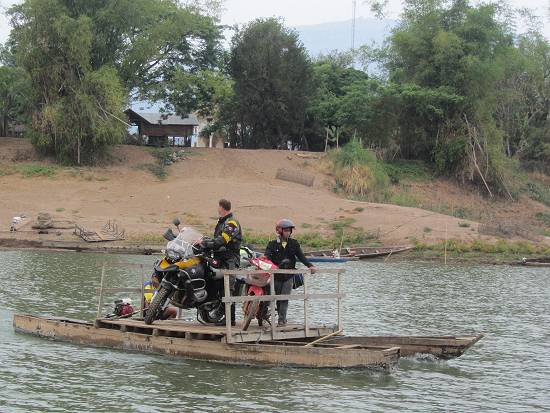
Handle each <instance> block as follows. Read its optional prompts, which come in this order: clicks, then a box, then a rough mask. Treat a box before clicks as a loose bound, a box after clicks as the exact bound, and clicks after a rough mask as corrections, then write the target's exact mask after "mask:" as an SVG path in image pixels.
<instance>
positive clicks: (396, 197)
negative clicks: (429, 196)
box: [384, 185, 422, 208]
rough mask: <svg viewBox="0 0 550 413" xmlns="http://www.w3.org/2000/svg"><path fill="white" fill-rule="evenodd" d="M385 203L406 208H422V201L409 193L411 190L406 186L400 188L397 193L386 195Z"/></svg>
mask: <svg viewBox="0 0 550 413" xmlns="http://www.w3.org/2000/svg"><path fill="white" fill-rule="evenodd" d="M384 203H387V204H394V205H399V206H404V207H412V208H421V207H422V205H421V204H420V201H419V200H418V199H417V198H416V196H414V195H413V194H411V193H410V192H409V189H408V188H407V187H405V186H402V185H401V187H400V189H399V190H398V191H397V192H388V191H386V192H385V193H384Z"/></svg>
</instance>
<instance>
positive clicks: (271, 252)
mask: <svg viewBox="0 0 550 413" xmlns="http://www.w3.org/2000/svg"><path fill="white" fill-rule="evenodd" d="M265 256H266V257H267V258H269V259H270V260H271V261H273V262H274V263H275V264H277V265H280V264H281V261H283V260H284V259H285V258H286V259H288V261H289V266H288V267H287V268H288V269H295V268H296V259H298V260H300V261H301V262H302V264H304V265H305V266H306V267H308V268H309V267H313V264H312V263H311V262H309V261H308V260H307V258H306V257H305V255H304V253H303V252H302V248H301V247H300V243H299V242H298V241H297V240H295V239H294V238H289V239H288V241H287V244H286V247H283V244H282V242H281V239H280V238H277V239H274V240H271V241H269V243H268V244H267V247H266V249H265ZM291 276H292V275H290V276H287V277H286V278H290V277H291ZM280 278H283V277H280Z"/></svg>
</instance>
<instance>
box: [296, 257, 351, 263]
mask: <svg viewBox="0 0 550 413" xmlns="http://www.w3.org/2000/svg"><path fill="white" fill-rule="evenodd" d="M307 259H308V260H309V261H310V262H348V261H357V260H358V259H359V257H317V256H313V257H312V256H309V257H307Z"/></svg>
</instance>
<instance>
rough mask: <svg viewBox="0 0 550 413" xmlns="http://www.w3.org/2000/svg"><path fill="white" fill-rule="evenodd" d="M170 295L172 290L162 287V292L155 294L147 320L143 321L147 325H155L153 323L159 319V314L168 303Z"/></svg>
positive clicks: (146, 316) (148, 310)
mask: <svg viewBox="0 0 550 413" xmlns="http://www.w3.org/2000/svg"><path fill="white" fill-rule="evenodd" d="M169 294H170V290H167V289H166V288H164V287H160V290H159V291H158V293H156V294H155V297H154V298H153V301H151V305H150V306H149V308H148V309H147V312H146V313H145V318H144V319H143V321H144V322H145V324H153V321H155V320H156V319H157V316H158V313H159V311H161V310H162V306H163V305H164V303H165V302H166V299H167V298H168V295H169Z"/></svg>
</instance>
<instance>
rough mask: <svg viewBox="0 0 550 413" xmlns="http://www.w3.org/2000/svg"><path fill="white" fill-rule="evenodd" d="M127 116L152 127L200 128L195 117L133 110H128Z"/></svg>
mask: <svg viewBox="0 0 550 413" xmlns="http://www.w3.org/2000/svg"><path fill="white" fill-rule="evenodd" d="M126 114H127V115H128V116H129V117H130V118H136V117H137V118H141V119H143V120H144V121H145V122H147V123H149V124H151V125H189V126H198V124H199V121H198V120H197V118H196V116H195V115H187V117H185V118H184V117H182V116H178V115H166V114H164V113H158V112H157V113H151V112H137V111H135V110H132V109H128V110H127V111H126Z"/></svg>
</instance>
